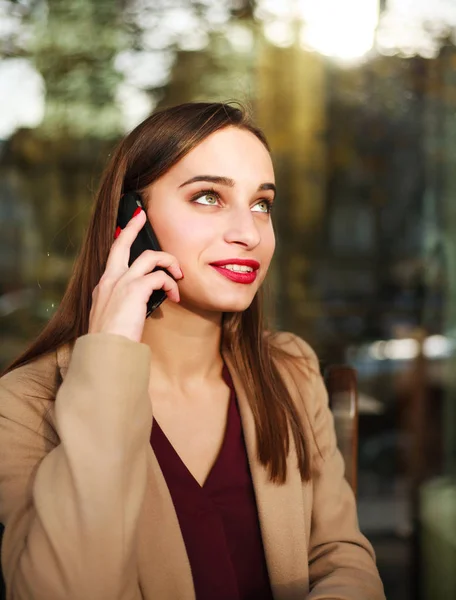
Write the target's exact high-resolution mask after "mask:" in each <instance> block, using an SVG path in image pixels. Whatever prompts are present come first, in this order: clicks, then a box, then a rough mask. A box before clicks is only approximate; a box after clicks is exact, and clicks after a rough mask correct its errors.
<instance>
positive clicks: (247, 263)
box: [211, 258, 260, 271]
mask: <svg viewBox="0 0 456 600" xmlns="http://www.w3.org/2000/svg"><path fill="white" fill-rule="evenodd" d="M211 265H212V266H213V267H225V266H226V265H241V266H242V267H250V268H251V269H253V270H254V271H258V269H259V268H260V263H259V262H258V261H257V260H253V259H251V258H229V259H227V260H216V261H215V262H213V263H211Z"/></svg>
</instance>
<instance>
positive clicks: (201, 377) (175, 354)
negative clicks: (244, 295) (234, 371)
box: [141, 300, 223, 388]
mask: <svg viewBox="0 0 456 600" xmlns="http://www.w3.org/2000/svg"><path fill="white" fill-rule="evenodd" d="M221 334H222V313H210V312H208V313H203V312H201V313H198V312H195V311H194V310H190V309H188V308H186V307H184V306H182V305H181V304H179V305H176V304H174V303H173V302H171V301H169V300H168V301H165V302H164V303H163V304H162V305H161V306H160V307H159V308H157V309H156V310H155V311H154V312H153V313H152V315H151V316H150V317H149V318H148V319H146V322H145V326H144V331H143V335H142V339H141V341H142V342H143V343H145V344H147V345H148V346H149V348H150V350H151V353H152V358H151V370H150V378H151V381H153V382H154V385H157V386H162V385H165V386H169V385H171V386H173V387H176V386H177V387H179V388H186V387H189V386H193V385H194V384H196V385H198V384H199V383H200V382H204V381H208V380H210V379H214V378H217V377H220V373H221V370H222V366H223V360H222V357H221V354H220V342H221Z"/></svg>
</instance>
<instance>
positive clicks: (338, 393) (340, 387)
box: [324, 365, 358, 496]
mask: <svg viewBox="0 0 456 600" xmlns="http://www.w3.org/2000/svg"><path fill="white" fill-rule="evenodd" d="M324 379H325V383H326V388H327V390H328V396H329V406H330V408H331V411H332V413H333V415H334V425H335V428H336V435H337V445H338V446H339V449H340V451H341V453H342V456H343V457H344V461H345V477H346V479H347V481H348V482H349V483H350V485H351V487H352V490H353V492H354V494H355V496H356V491H357V485H358V385H357V377H356V370H355V369H353V368H352V367H349V366H346V365H333V366H329V367H328V368H327V369H326V370H325V372H324Z"/></svg>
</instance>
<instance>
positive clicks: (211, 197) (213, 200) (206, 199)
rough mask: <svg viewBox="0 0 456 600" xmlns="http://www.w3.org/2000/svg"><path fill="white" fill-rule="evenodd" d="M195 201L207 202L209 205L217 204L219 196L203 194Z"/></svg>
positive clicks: (199, 202)
mask: <svg viewBox="0 0 456 600" xmlns="http://www.w3.org/2000/svg"><path fill="white" fill-rule="evenodd" d="M194 202H198V204H206V205H207V206H215V205H216V204H217V202H218V196H216V194H203V195H201V196H199V197H198V198H195V199H194Z"/></svg>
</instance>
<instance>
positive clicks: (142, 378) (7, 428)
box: [0, 334, 152, 600]
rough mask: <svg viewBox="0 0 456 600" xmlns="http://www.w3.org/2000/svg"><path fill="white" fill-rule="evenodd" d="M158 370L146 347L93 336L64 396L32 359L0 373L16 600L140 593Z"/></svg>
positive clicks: (132, 597)
mask: <svg viewBox="0 0 456 600" xmlns="http://www.w3.org/2000/svg"><path fill="white" fill-rule="evenodd" d="M40 361H41V362H42V361H43V359H42V358H41V359H38V362H37V365H39V363H40ZM149 368H150V351H149V348H148V347H147V346H146V345H144V344H139V343H135V342H132V341H130V340H128V339H127V338H126V337H123V336H119V335H113V334H87V335H84V336H82V337H80V338H78V340H77V341H76V343H75V346H74V350H73V354H72V357H71V360H70V364H69V368H68V372H67V375H66V378H65V380H64V381H63V383H62V384H61V386H60V388H59V389H58V392H57V394H56V396H55V398H51V397H49V393H50V392H49V385H48V384H45V385H43V381H42V376H43V373H42V371H43V370H42V369H41V371H40V368H39V366H36V365H34V364H33V363H30V365H26V366H25V367H20V368H19V369H17V370H14V371H12V372H10V373H8V374H7V375H5V376H4V377H3V378H2V379H1V380H0V455H1V459H0V521H1V522H2V523H3V524H4V525H5V533H4V538H3V547H2V564H3V571H4V578H5V581H6V590H7V600H32V599H33V600H82V599H84V600H138V599H139V598H141V594H140V590H139V584H138V581H137V572H136V557H135V543H134V542H135V534H136V528H137V522H138V517H139V512H140V508H141V505H142V501H143V498H144V493H145V485H146V468H147V467H146V461H147V458H146V456H147V450H148V446H149V436H150V428H151V423H152V409H151V405H150V401H149V396H148V384H149ZM46 387H47V388H48V389H47V390H46V389H45V388H46ZM54 389H55V387H54ZM37 390H38V391H37ZM54 400H55V402H54ZM51 413H53V418H54V419H55V429H54V427H53V426H52V425H51V420H52V418H51V417H50V416H49V415H50V414H51Z"/></svg>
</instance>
